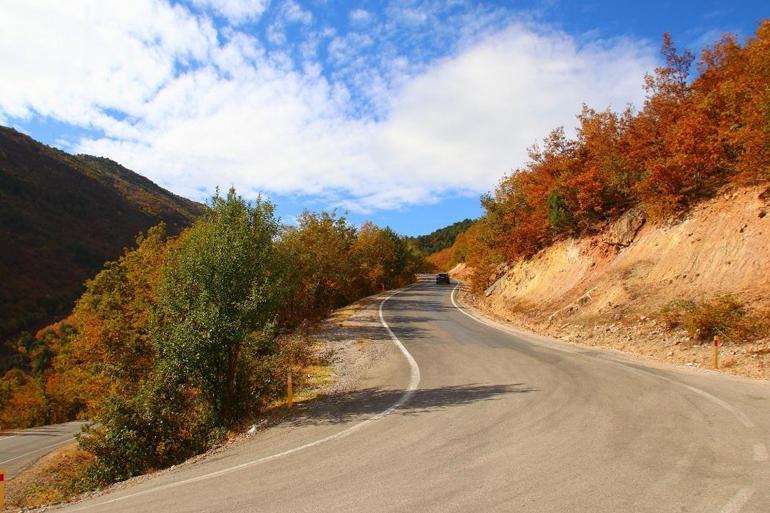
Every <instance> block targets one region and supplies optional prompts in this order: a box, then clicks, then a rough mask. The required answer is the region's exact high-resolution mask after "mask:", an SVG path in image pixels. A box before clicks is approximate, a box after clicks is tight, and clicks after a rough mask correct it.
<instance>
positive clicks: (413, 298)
mask: <svg viewBox="0 0 770 513" xmlns="http://www.w3.org/2000/svg"><path fill="white" fill-rule="evenodd" d="M451 290H452V287H447V286H437V285H434V284H432V283H430V282H423V283H421V284H420V285H418V286H416V287H414V288H411V289H408V290H405V291H402V292H400V293H398V294H397V295H395V296H394V297H392V298H390V299H389V300H388V301H387V302H386V303H385V304H384V306H383V307H382V310H381V314H382V317H383V319H384V321H385V322H387V324H388V325H389V326H390V327H391V329H392V331H393V333H394V335H395V336H396V337H397V338H398V340H399V341H400V342H401V343H403V347H404V351H403V352H402V351H401V348H400V347H399V345H398V344H399V342H397V341H396V340H389V339H388V333H387V331H386V330H385V328H383V329H382V330H381V332H382V333H379V334H377V333H372V332H370V333H368V335H370V336H372V335H373V336H381V337H382V343H383V344H388V347H389V350H388V351H389V353H388V355H387V356H386V357H385V358H384V359H383V360H382V361H381V363H380V364H378V365H377V366H376V367H375V368H374V369H372V371H371V373H370V375H369V376H368V377H367V380H366V382H365V383H364V385H363V389H362V390H361V391H359V392H355V393H351V394H349V396H347V397H344V398H341V399H340V400H338V401H337V402H335V403H334V404H328V403H326V404H320V405H318V406H316V407H313V409H312V410H311V411H309V412H307V413H306V414H305V415H301V416H300V417H299V418H297V420H295V421H294V422H292V423H290V424H288V425H282V426H278V427H276V428H272V429H269V430H267V431H265V432H263V433H261V434H260V435H258V436H256V437H255V438H254V439H252V440H251V441H249V442H248V443H246V444H244V445H241V446H238V447H236V448H234V449H232V450H227V451H224V452H222V453H220V454H218V455H216V456H214V457H212V458H209V459H207V460H205V461H204V462H202V463H200V464H195V465H185V466H182V467H179V468H177V469H175V470H173V471H170V472H164V473H161V474H160V475H158V476H157V477H154V478H152V479H148V480H146V481H144V482H142V483H140V484H137V485H135V486H130V487H127V488H124V489H121V490H119V491H117V492H114V493H111V494H108V495H106V496H102V497H99V498H96V499H92V500H91V501H89V502H85V503H81V504H79V505H75V506H71V507H70V508H68V510H69V511H93V512H95V511H114V512H126V513H128V512H132V513H133V512H138V511H163V512H164V513H175V512H193V511H211V512H262V511H265V512H293V513H299V512H318V511H335V512H348V511H351V512H353V511H356V512H369V511H378V512H379V511H399V512H421V511H428V512H452V511H462V512H479V511H506V512H548V513H558V512H565V513H567V512H568V513H575V512H590V513H600V512H608V513H623V512H633V513H638V512H655V513H663V512H672V513H673V512H685V511H686V512H714V513H737V512H739V511H741V512H745V513H750V512H753V513H760V512H768V511H770V464H769V463H768V461H767V459H768V458H767V447H768V446H770V431H769V430H768V427H770V385H768V384H767V383H766V382H753V381H750V380H746V379H738V378H731V377H727V376H720V375H712V374H709V373H704V372H697V371H694V370H687V369H675V368H673V367H668V366H663V365H653V364H649V363H642V362H641V361H639V360H634V359H631V358H626V357H624V356H621V355H619V354H617V353H611V352H603V351H598V350H594V349H587V348H580V347H577V346H570V345H565V344H559V343H556V342H554V341H551V340H549V339H545V338H541V337H537V336H533V335H522V334H512V333H508V332H504V331H501V330H499V329H497V328H495V327H492V326H489V325H486V324H484V323H481V322H479V321H478V320H476V319H474V318H472V317H470V316H469V315H468V314H467V313H466V312H465V311H464V310H462V309H458V308H456V307H455V306H454V304H453V301H452V297H451V294H450V292H451ZM375 308H376V305H375ZM409 355H411V356H409ZM411 357H413V359H414V362H410V358H411ZM412 363H413V364H414V365H412ZM393 405H398V406H399V407H398V408H396V409H390V408H391V407H392V406H393Z"/></svg>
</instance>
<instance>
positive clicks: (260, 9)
mask: <svg viewBox="0 0 770 513" xmlns="http://www.w3.org/2000/svg"><path fill="white" fill-rule="evenodd" d="M192 3H193V4H194V5H197V6H198V7H201V8H203V9H207V10H210V11H212V12H214V13H216V14H218V15H220V16H224V17H225V18H227V19H228V20H229V21H230V22H231V23H234V24H239V23H243V22H245V21H254V20H256V19H258V18H259V17H260V16H262V14H263V13H264V12H265V10H266V9H267V5H268V3H269V0H192Z"/></svg>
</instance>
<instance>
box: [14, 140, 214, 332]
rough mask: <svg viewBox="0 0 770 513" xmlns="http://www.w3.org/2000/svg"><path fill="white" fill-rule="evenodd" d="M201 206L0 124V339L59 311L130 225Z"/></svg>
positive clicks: (132, 234)
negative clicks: (0, 285)
mask: <svg viewBox="0 0 770 513" xmlns="http://www.w3.org/2000/svg"><path fill="white" fill-rule="evenodd" d="M202 211H203V205H200V204H198V203H195V202H193V201H190V200H188V199H185V198H182V197H180V196H177V195H175V194H172V193H171V192H169V191H167V190H165V189H163V188H161V187H159V186H158V185H156V184H154V183H153V182H151V181H150V180H148V179H147V178H145V177H143V176H140V175H138V174H136V173H134V172H133V171H131V170H129V169H126V168H124V167H123V166H121V165H120V164H118V163H116V162H113V161H111V160H109V159H106V158H100V157H92V156H90V155H70V154H67V153H65V152H62V151H60V150H57V149H55V148H51V147H49V146H46V145H44V144H41V143H39V142H37V141H35V140H34V139H32V138H30V137H28V136H26V135H24V134H22V133H19V132H17V131H16V130H13V129H11V128H6V127H0V283H2V287H0V341H2V340H6V339H8V338H9V337H12V336H15V335H17V334H19V333H20V332H21V331H23V330H34V329H37V328H39V327H42V326H43V325H45V324H46V323H48V322H51V321H53V320H55V319H56V318H58V317H61V316H63V315H66V314H67V313H68V312H69V310H70V309H71V307H72V303H73V301H74V300H75V298H77V297H78V295H79V294H80V292H81V291H82V286H83V282H84V281H85V280H86V279H87V278H89V277H91V276H92V275H94V274H95V272H96V271H97V270H98V269H99V268H100V267H101V266H102V265H103V264H104V263H105V262H106V261H108V260H113V259H115V258H116V257H118V256H119V255H120V253H121V252H122V250H123V248H124V247H127V246H130V245H132V244H133V243H134V239H135V238H136V236H137V235H138V234H139V233H141V232H143V231H145V230H147V229H148V228H149V227H151V226H153V225H155V224H158V223H159V222H161V221H164V222H165V223H166V224H167V226H168V230H169V232H170V233H178V232H179V231H181V230H182V229H183V228H184V227H185V226H187V225H189V224H190V223H192V222H193V221H194V220H195V218H196V217H197V216H199V215H200V214H201V213H202Z"/></svg>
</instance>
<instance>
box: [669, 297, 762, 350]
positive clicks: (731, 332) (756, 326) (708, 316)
mask: <svg viewBox="0 0 770 513" xmlns="http://www.w3.org/2000/svg"><path fill="white" fill-rule="evenodd" d="M663 318H664V320H665V322H666V324H667V326H668V327H669V328H670V329H672V328H677V327H682V328H684V329H685V330H686V331H687V334H688V335H689V336H690V338H691V339H693V340H699V341H704V340H711V339H713V338H714V337H715V336H719V337H720V338H722V339H723V340H725V339H726V340H728V341H730V342H733V343H742V342H750V341H753V340H758V339H760V338H762V337H763V336H765V335H766V334H767V331H768V325H767V319H766V316H764V315H759V314H756V313H751V312H749V311H748V310H747V308H746V307H745V306H744V305H743V303H741V302H740V301H739V300H738V299H736V298H735V297H733V296H730V295H726V296H719V297H716V298H713V299H710V300H706V301H700V302H698V301H693V300H676V301H673V302H671V303H669V304H668V305H667V306H666V307H665V308H664V309H663Z"/></svg>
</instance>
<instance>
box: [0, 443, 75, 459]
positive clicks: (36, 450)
mask: <svg viewBox="0 0 770 513" xmlns="http://www.w3.org/2000/svg"><path fill="white" fill-rule="evenodd" d="M74 439H75V437H74V436H73V437H72V438H68V439H67V440H64V441H63V442H59V443H55V444H52V445H46V446H45V447H41V448H40V449H35V450H34V451H29V452H25V453H24V454H21V455H19V456H16V457H14V458H11V459H10V460H4V461H0V465H2V464H4V463H10V462H12V461H16V460H18V459H19V458H23V457H24V456H29V455H30V454H35V453H36V452H40V451H45V450H46V449H51V448H52V447H56V446H57V445H62V444H66V443H69V442H71V441H73V440H74Z"/></svg>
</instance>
